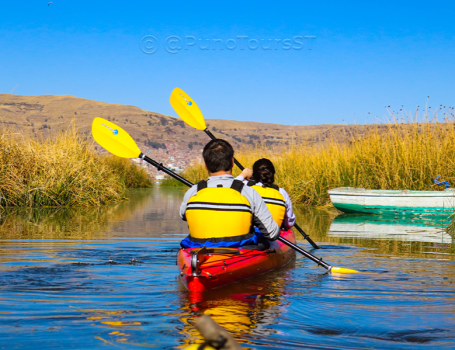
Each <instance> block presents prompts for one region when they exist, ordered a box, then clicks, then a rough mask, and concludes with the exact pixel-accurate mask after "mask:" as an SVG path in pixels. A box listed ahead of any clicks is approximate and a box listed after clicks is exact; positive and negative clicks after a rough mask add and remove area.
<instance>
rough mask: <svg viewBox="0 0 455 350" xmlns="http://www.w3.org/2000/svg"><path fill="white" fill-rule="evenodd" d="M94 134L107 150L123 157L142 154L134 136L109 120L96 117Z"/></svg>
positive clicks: (93, 128) (96, 139) (135, 156)
mask: <svg viewBox="0 0 455 350" xmlns="http://www.w3.org/2000/svg"><path fill="white" fill-rule="evenodd" d="M92 135H93V138H94V139H95V141H96V142H98V143H99V145H100V146H101V147H103V148H104V149H106V150H107V151H109V152H111V153H113V154H115V155H116V156H119V157H122V158H138V157H139V155H140V154H141V151H140V150H139V147H137V145H136V142H134V140H133V138H132V137H131V136H130V135H129V134H128V133H127V132H126V131H125V130H123V129H122V128H121V127H119V126H117V125H115V124H114V123H112V122H110V121H109V120H106V119H103V118H99V117H97V118H95V119H94V120H93V123H92Z"/></svg>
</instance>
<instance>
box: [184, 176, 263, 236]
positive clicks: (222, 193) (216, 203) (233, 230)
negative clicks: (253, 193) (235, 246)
mask: <svg viewBox="0 0 455 350" xmlns="http://www.w3.org/2000/svg"><path fill="white" fill-rule="evenodd" d="M243 186H244V184H243V182H242V181H239V180H234V181H233V182H232V185H231V187H230V188H225V187H207V181H201V182H199V183H198V191H197V193H196V195H194V196H193V197H191V198H190V199H189V200H188V204H187V207H186V211H185V217H186V221H187V222H188V228H189V230H190V240H192V241H193V242H198V243H204V242H206V241H210V242H212V243H218V242H222V241H225V242H235V241H241V240H244V239H249V238H251V237H253V236H254V231H253V226H252V222H253V213H252V210H251V206H250V202H249V201H248V199H247V198H246V197H245V196H243V195H242V194H241V192H242V188H243Z"/></svg>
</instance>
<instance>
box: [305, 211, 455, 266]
mask: <svg viewBox="0 0 455 350" xmlns="http://www.w3.org/2000/svg"><path fill="white" fill-rule="evenodd" d="M297 216H298V218H299V220H301V221H302V222H303V225H302V226H303V227H304V229H305V230H306V232H307V233H308V234H310V236H311V237H312V238H313V240H315V241H316V242H317V241H318V240H319V241H322V242H330V243H335V244H337V245H352V244H353V245H356V246H361V247H365V248H374V252H375V253H382V254H400V255H403V256H408V257H423V254H435V255H447V258H450V259H453V258H454V256H453V253H454V252H455V245H454V244H453V237H452V236H451V235H449V234H448V233H446V231H445V230H444V228H445V227H447V226H448V225H449V224H450V222H451V221H450V220H449V219H448V218H446V219H444V218H437V219H433V218H402V217H391V216H380V215H365V214H341V215H338V214H337V213H336V212H335V211H330V210H316V209H308V208H300V210H297ZM327 247H328V246H327V245H326V248H327ZM332 248H333V247H332ZM370 251H372V250H370Z"/></svg>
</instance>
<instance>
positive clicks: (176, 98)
mask: <svg viewBox="0 0 455 350" xmlns="http://www.w3.org/2000/svg"><path fill="white" fill-rule="evenodd" d="M170 100H171V106H172V107H173V108H174V110H175V111H176V112H177V114H178V115H179V116H180V118H182V119H183V120H184V121H185V123H187V124H188V125H190V126H192V127H193V128H195V129H198V130H203V131H204V132H205V133H206V134H207V135H209V137H210V138H211V139H212V140H216V137H215V136H214V135H213V134H212V133H211V132H210V131H209V130H208V129H207V125H206V124H205V119H204V116H203V115H202V112H201V110H200V109H199V106H198V105H197V104H196V102H194V100H193V99H192V98H191V97H190V96H188V94H187V93H186V92H185V91H183V90H182V89H180V88H175V89H174V90H173V91H172V93H171V99H170ZM234 163H235V165H237V166H238V167H239V168H240V170H243V169H245V168H244V167H243V166H242V164H240V162H239V161H238V160H237V159H235V158H234ZM294 227H295V228H296V229H297V231H299V232H300V234H301V235H302V236H303V238H304V239H306V240H307V241H308V242H310V244H311V245H312V246H313V248H315V249H319V246H318V245H317V244H316V243H314V242H313V240H312V239H311V238H310V236H308V235H307V234H306V233H305V231H303V230H302V229H301V228H300V226H299V225H297V223H295V224H294Z"/></svg>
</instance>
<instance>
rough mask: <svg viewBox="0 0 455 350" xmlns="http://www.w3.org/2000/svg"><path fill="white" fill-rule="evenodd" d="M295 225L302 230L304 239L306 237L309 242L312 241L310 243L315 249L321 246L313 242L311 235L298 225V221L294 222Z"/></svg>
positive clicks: (298, 229)
mask: <svg viewBox="0 0 455 350" xmlns="http://www.w3.org/2000/svg"><path fill="white" fill-rule="evenodd" d="M294 227H295V228H296V229H297V231H299V232H300V234H301V235H302V236H303V238H304V239H306V240H307V241H308V242H310V244H311V245H312V246H313V248H314V249H319V246H318V245H317V244H316V243H314V242H313V240H312V239H311V238H310V236H308V235H307V234H306V233H305V231H303V230H302V228H301V227H300V226H299V225H297V223H296V222H295V223H294Z"/></svg>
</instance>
